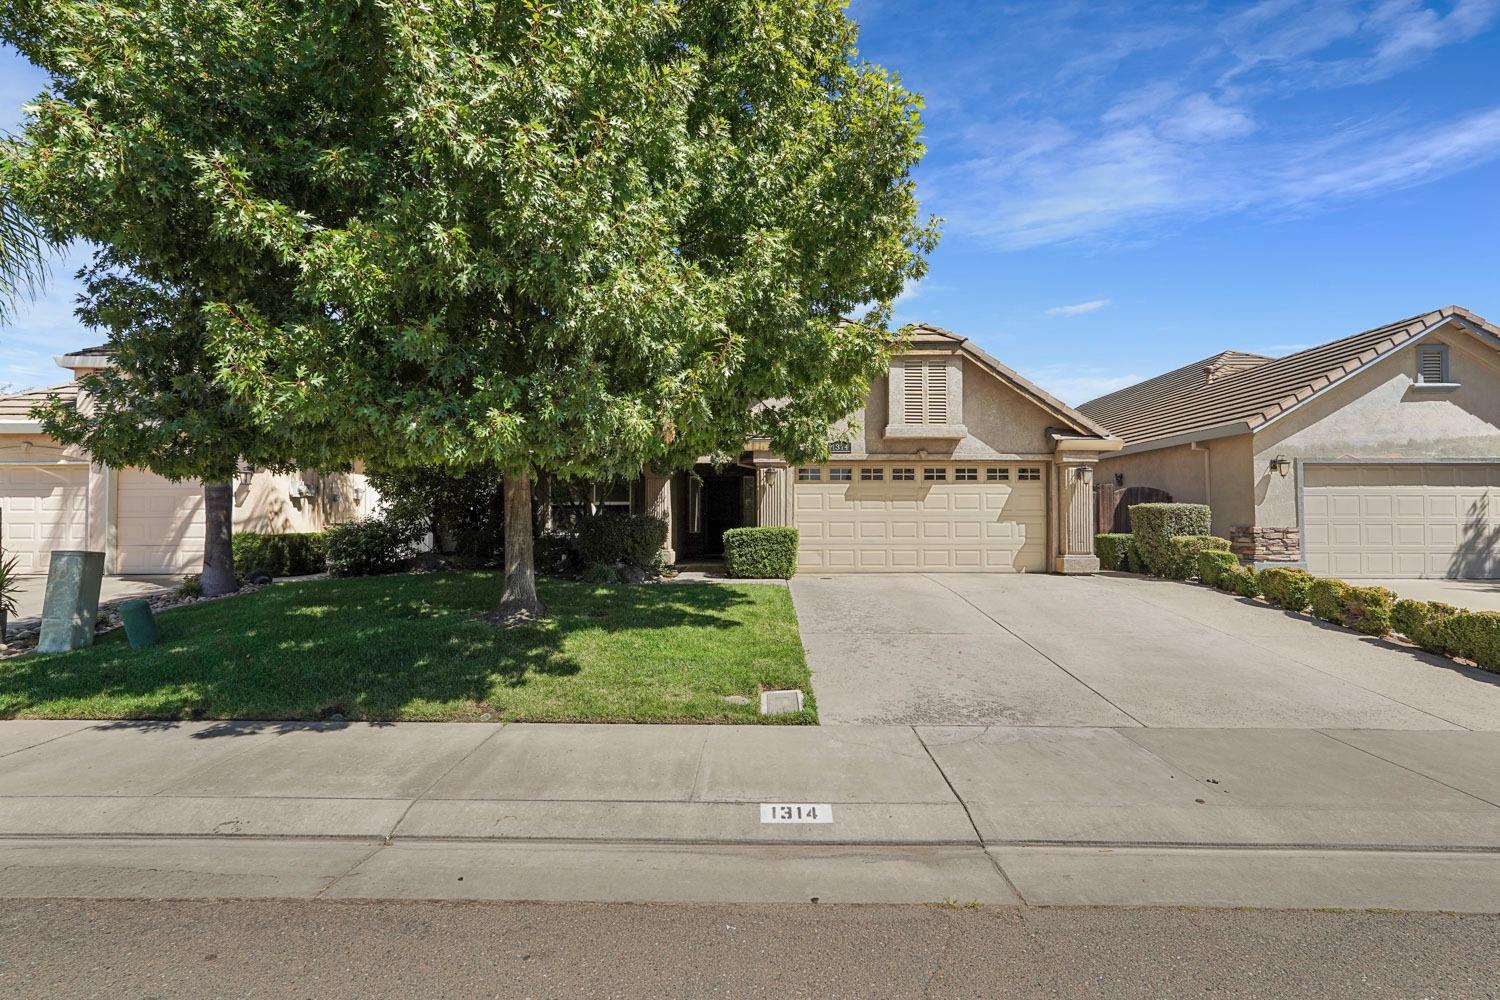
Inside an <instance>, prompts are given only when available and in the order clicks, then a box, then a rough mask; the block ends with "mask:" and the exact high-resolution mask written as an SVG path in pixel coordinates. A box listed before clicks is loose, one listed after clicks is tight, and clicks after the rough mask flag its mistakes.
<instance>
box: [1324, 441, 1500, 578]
mask: <svg viewBox="0 0 1500 1000" xmlns="http://www.w3.org/2000/svg"><path fill="white" fill-rule="evenodd" d="M1305 476H1306V483H1305V490H1306V492H1305V495H1304V497H1303V515H1304V531H1305V534H1306V545H1307V564H1308V568H1309V569H1310V570H1312V571H1313V572H1314V573H1320V574H1327V575H1330V576H1341V577H1349V578H1359V577H1394V578H1418V577H1454V578H1459V579H1492V578H1496V577H1500V465H1496V464H1486V465H1457V464H1452V465H1450V464H1447V463H1433V464H1431V465H1418V464H1412V465H1404V464H1393V465H1309V466H1307V467H1306V469H1305Z"/></svg>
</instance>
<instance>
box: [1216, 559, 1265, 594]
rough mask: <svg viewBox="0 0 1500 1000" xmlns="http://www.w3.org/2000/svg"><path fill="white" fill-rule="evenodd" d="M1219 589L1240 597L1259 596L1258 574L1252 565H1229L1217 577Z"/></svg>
mask: <svg viewBox="0 0 1500 1000" xmlns="http://www.w3.org/2000/svg"><path fill="white" fill-rule="evenodd" d="M1219 589H1220V590H1227V591H1229V592H1230V593H1232V594H1239V595H1240V596H1241V597H1259V596H1260V574H1259V573H1257V572H1255V567H1253V566H1231V567H1229V568H1228V569H1226V570H1225V571H1224V574H1223V576H1221V577H1219Z"/></svg>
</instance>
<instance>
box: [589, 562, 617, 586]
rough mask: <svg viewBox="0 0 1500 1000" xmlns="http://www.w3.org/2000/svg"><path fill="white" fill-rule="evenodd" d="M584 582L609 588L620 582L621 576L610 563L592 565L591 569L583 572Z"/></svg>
mask: <svg viewBox="0 0 1500 1000" xmlns="http://www.w3.org/2000/svg"><path fill="white" fill-rule="evenodd" d="M583 582H584V583H592V584H594V585H595V586H608V585H609V584H612V583H619V582H620V574H618V573H616V572H615V568H614V567H613V566H611V565H610V564H609V563H602V562H596V563H591V564H590V565H589V568H588V569H586V570H584V571H583Z"/></svg>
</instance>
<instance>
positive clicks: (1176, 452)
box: [1095, 434, 1255, 538]
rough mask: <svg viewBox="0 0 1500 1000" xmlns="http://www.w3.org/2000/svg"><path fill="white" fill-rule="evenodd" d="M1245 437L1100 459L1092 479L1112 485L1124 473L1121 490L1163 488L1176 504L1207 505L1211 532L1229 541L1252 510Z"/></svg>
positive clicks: (1247, 437) (1252, 499)
mask: <svg viewBox="0 0 1500 1000" xmlns="http://www.w3.org/2000/svg"><path fill="white" fill-rule="evenodd" d="M1250 448H1251V443H1250V435H1249V434H1239V435H1236V436H1234V437H1225V438H1215V439H1213V440H1210V441H1203V442H1199V444H1198V446H1197V447H1196V448H1194V447H1193V446H1191V445H1186V444H1182V445H1176V446H1174V447H1171V448H1157V449H1155V450H1152V451H1142V452H1136V453H1134V454H1129V455H1107V456H1105V457H1104V458H1103V459H1101V460H1100V462H1099V466H1098V469H1097V470H1096V471H1095V481H1096V482H1100V483H1105V484H1112V483H1113V482H1114V481H1115V480H1114V477H1115V475H1116V474H1117V473H1123V474H1124V476H1125V481H1124V483H1123V484H1122V485H1123V486H1124V487H1131V486H1151V487H1155V488H1156V489H1159V490H1166V491H1167V492H1168V493H1170V494H1171V495H1172V499H1173V500H1175V501H1177V502H1178V503H1206V504H1208V505H1209V507H1210V508H1212V510H1213V532H1214V534H1216V535H1220V536H1223V537H1226V538H1227V537H1228V535H1229V531H1230V530H1231V529H1232V528H1235V527H1240V526H1243V525H1248V524H1250V523H1251V520H1250V519H1251V517H1252V516H1253V511H1254V507H1255V501H1254V496H1253V491H1252V482H1251V477H1250V469H1249V462H1250Z"/></svg>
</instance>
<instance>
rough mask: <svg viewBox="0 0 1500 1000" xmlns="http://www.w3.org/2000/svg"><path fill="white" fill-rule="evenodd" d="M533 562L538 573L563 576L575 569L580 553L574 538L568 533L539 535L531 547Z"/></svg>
mask: <svg viewBox="0 0 1500 1000" xmlns="http://www.w3.org/2000/svg"><path fill="white" fill-rule="evenodd" d="M531 556H532V560H531V561H532V564H533V565H535V566H536V571H537V572H538V573H542V574H545V575H547V576H563V575H565V574H567V573H568V572H570V571H571V570H572V569H573V566H574V565H575V563H576V562H577V557H578V553H577V551H575V550H574V548H573V539H571V538H569V537H568V536H566V535H553V534H546V535H539V536H537V539H536V542H535V543H533V545H532V549H531Z"/></svg>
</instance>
